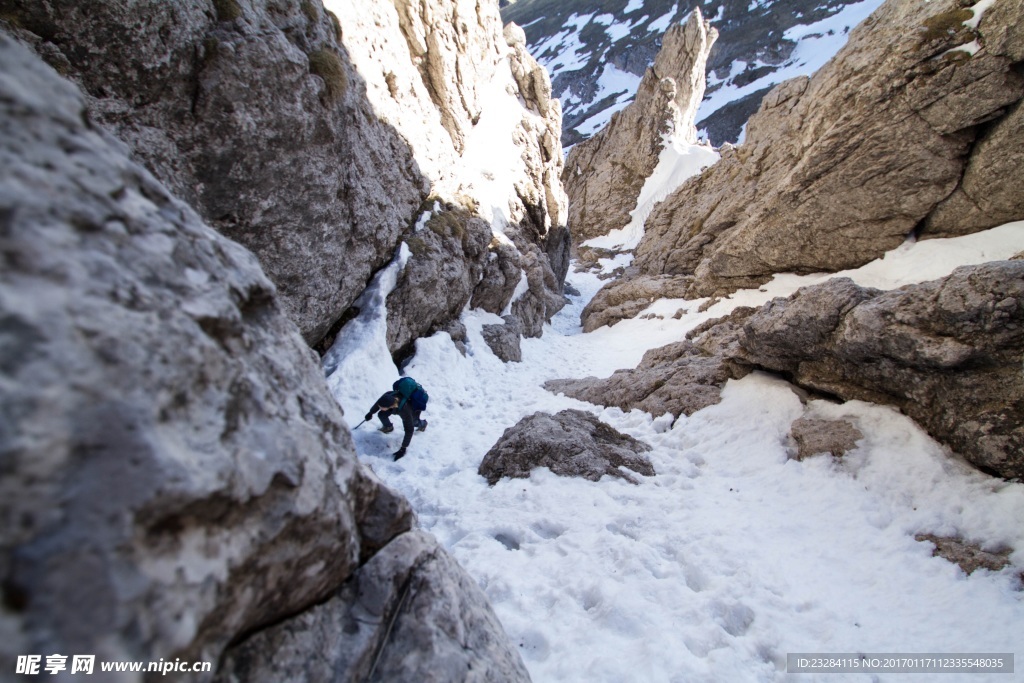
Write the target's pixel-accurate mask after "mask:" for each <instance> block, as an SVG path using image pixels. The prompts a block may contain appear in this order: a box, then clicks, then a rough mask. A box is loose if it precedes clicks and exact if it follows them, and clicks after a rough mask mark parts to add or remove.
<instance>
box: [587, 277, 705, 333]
mask: <svg viewBox="0 0 1024 683" xmlns="http://www.w3.org/2000/svg"><path fill="white" fill-rule="evenodd" d="M692 284H693V279H692V278H690V277H685V276H675V275H632V274H631V275H629V276H626V277H623V278H620V279H617V280H613V281H612V282H609V283H608V284H607V285H605V286H604V287H602V288H601V289H600V290H599V291H598V292H597V294H596V295H594V297H593V298H592V299H591V300H590V301H589V302H588V303H587V305H586V306H585V307H584V309H583V313H581V314H580V323H581V324H582V325H583V331H584V332H593V331H594V330H596V329H598V328H600V327H604V326H605V325H608V326H609V327H611V326H613V325H615V324H616V323H617V322H619V321H620V320H628V319H630V318H635V317H636V316H637V315H638V314H639V313H640V312H641V311H643V310H644V309H646V308H648V307H649V306H650V305H651V304H652V303H654V302H655V301H656V300H658V299H681V298H683V297H684V296H685V295H686V292H688V291H689V288H690V287H691V285H692Z"/></svg>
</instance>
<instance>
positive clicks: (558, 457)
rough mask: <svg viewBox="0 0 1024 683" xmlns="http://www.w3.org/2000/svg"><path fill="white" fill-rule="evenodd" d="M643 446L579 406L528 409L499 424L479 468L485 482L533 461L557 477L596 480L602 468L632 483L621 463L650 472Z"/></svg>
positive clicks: (522, 473) (523, 472)
mask: <svg viewBox="0 0 1024 683" xmlns="http://www.w3.org/2000/svg"><path fill="white" fill-rule="evenodd" d="M649 450H651V447H650V446H648V445H647V444H645V443H644V442H642V441H638V440H637V439H634V438H633V437H631V436H629V435H627V434H622V433H621V432H618V431H616V430H615V429H612V428H611V427H609V426H608V425H607V424H605V423H604V422H601V421H600V420H598V419H597V418H596V417H594V416H593V415H591V414H590V413H586V412H583V411H582V410H563V411H561V412H560V413H556V414H555V415H549V414H547V413H534V414H533V415H530V416H528V417H524V418H523V419H522V420H520V421H519V422H518V423H516V424H515V425H514V426H512V427H509V428H508V429H506V430H505V433H504V434H503V435H502V436H501V438H500V439H498V442H497V443H496V444H494V446H493V447H492V448H491V450H489V451H488V452H487V455H485V456H484V459H483V461H482V462H481V463H480V470H479V472H480V475H481V476H482V477H484V478H486V479H487V483H489V484H490V485H491V486H494V484H496V483H498V480H500V479H502V478H503V477H512V478H517V477H518V478H526V477H529V476H530V471H531V470H532V469H533V468H535V467H547V468H548V469H550V470H551V471H552V472H554V473H555V474H557V475H559V476H563V477H582V478H584V479H589V480H590V481H597V480H599V479H600V478H601V477H603V476H604V475H606V474H607V475H611V476H613V477H618V478H620V479H625V480H626V481H628V482H631V483H634V484H636V483H637V480H636V478H635V477H633V476H632V475H630V474H628V473H626V472H624V471H622V469H621V468H623V467H625V468H628V469H631V470H633V471H634V472H637V473H638V474H642V475H643V476H645V477H653V476H654V467H653V466H652V465H651V463H650V461H649V460H648V459H647V457H646V456H644V455H642V454H643V453H645V452H647V451H649Z"/></svg>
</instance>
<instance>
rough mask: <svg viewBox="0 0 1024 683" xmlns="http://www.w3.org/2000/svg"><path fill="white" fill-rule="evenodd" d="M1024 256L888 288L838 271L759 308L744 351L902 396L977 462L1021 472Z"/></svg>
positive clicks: (756, 360) (843, 390) (941, 436)
mask: <svg viewBox="0 0 1024 683" xmlns="http://www.w3.org/2000/svg"><path fill="white" fill-rule="evenodd" d="M1022 356H1024V262H1022V261H997V262H993V263H988V264H984V265H979V266H970V267H963V268H958V269H957V270H956V271H954V272H953V274H952V275H950V276H948V277H946V278H943V279H941V280H935V281H932V282H925V283H922V284H919V285H912V286H908V287H904V288H902V289H898V290H894V291H890V292H879V291H877V290H871V289H865V288H862V287H859V286H857V285H855V284H853V283H852V282H851V281H849V280H847V279H845V278H843V279H835V280H830V281H828V282H825V283H823V284H820V285H816V286H813V287H807V288H804V289H801V290H799V291H798V292H797V293H796V294H794V295H793V296H791V297H789V298H788V299H776V300H775V301H773V302H770V303H768V304H766V305H765V306H764V307H762V308H761V309H760V310H758V311H757V312H756V313H754V314H753V315H751V316H750V318H749V319H748V320H747V322H746V323H745V325H744V328H743V334H742V336H741V338H740V341H739V351H738V359H739V360H741V361H742V362H744V363H747V364H749V365H751V366H754V367H759V368H763V369H767V370H772V371H776V372H781V373H784V374H785V375H786V376H787V377H789V378H791V379H792V380H793V381H794V382H795V383H797V384H799V385H800V386H803V387H807V388H809V389H813V390H817V391H821V392H824V393H827V394H829V395H833V396H838V397H840V398H842V399H844V400H850V399H860V400H865V401H872V402H875V403H883V404H888V405H894V406H896V407H898V408H900V409H901V410H902V411H903V412H904V413H905V414H907V415H909V416H910V417H911V418H913V419H914V420H915V421H916V422H917V423H918V424H920V425H921V426H922V427H924V428H925V429H926V430H927V431H928V433H929V434H931V435H932V436H933V437H935V438H936V439H938V440H939V441H941V442H943V443H945V444H946V445H948V446H949V447H951V448H952V449H953V450H954V451H956V452H957V453H960V454H961V455H963V456H964V457H966V458H967V459H968V460H969V461H970V462H972V463H973V464H974V465H976V466H977V467H979V468H981V469H983V470H985V471H988V472H990V473H993V474H997V475H999V476H1002V477H1007V478H1015V477H1022V476H1024V455H1022V454H1024V376H1022V375H1021V368H1020V362H1021V357H1022Z"/></svg>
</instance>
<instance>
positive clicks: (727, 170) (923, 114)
mask: <svg viewBox="0 0 1024 683" xmlns="http://www.w3.org/2000/svg"><path fill="white" fill-rule="evenodd" d="M985 4H986V3H979V5H980V6H979V7H977V8H975V9H973V10H972V9H970V8H967V9H964V8H962V7H961V6H960V4H959V3H957V2H955V0H944V1H943V2H931V3H905V2H897V1H890V2H887V3H886V4H884V5H883V6H882V7H881V8H880V9H879V10H877V11H876V12H875V13H874V14H873V15H872V16H871V17H869V18H868V19H867V20H866V21H865V22H864V23H862V24H861V25H860V26H859V27H857V29H856V30H854V31H853V32H852V33H851V35H850V39H849V42H848V43H847V45H846V46H845V47H844V48H843V49H842V50H841V51H840V52H839V53H838V54H837V56H836V57H835V58H834V59H832V60H831V61H830V62H829V63H828V64H827V65H825V66H824V67H822V69H820V70H819V71H818V72H817V73H816V74H815V75H814V76H813V77H812V78H810V79H807V78H800V79H796V80H792V81H788V82H786V83H784V84H782V85H780V86H778V87H777V88H775V89H774V90H773V91H772V92H770V93H769V94H768V95H767V96H766V97H765V99H764V102H763V104H762V106H761V109H760V111H759V112H758V113H757V115H755V116H754V117H753V118H751V120H750V122H749V125H748V129H747V138H746V142H744V144H743V145H742V146H740V147H736V148H727V149H724V150H723V151H722V158H721V160H720V161H719V162H718V163H717V164H715V165H714V166H712V167H711V168H709V169H708V170H706V171H705V172H704V173H703V174H702V175H701V176H699V177H697V178H694V179H691V180H690V181H688V182H687V183H685V184H684V185H683V186H682V187H680V188H679V189H678V190H677V191H676V192H674V193H673V194H672V195H670V196H669V197H668V198H667V199H666V200H665V201H664V202H663V203H662V204H660V205H659V206H658V207H656V208H655V210H654V211H652V213H651V215H650V216H649V218H648V220H647V222H646V225H645V230H646V232H645V235H644V238H643V240H642V241H641V243H640V245H639V246H638V248H637V252H636V254H637V257H636V261H635V265H636V266H638V268H639V271H640V273H641V274H646V275H661V274H671V275H695V276H696V277H695V280H694V284H693V286H692V287H691V290H690V296H691V297H696V296H709V295H712V294H722V293H725V292H729V291H733V290H735V289H737V288H741V287H751V286H756V285H759V284H761V283H763V282H765V281H767V280H768V279H770V278H771V276H772V275H773V274H774V273H778V272H796V273H809V272H820V271H831V272H834V271H838V270H843V269H846V268H852V267H857V266H860V265H863V264H864V263H867V262H868V261H871V260H873V259H875V258H878V257H880V256H881V255H882V254H883V253H885V252H886V251H888V250H890V249H893V248H895V247H896V246H898V245H899V244H901V243H902V242H903V240H904V239H906V237H907V235H908V234H911V233H914V232H917V233H919V235H920V237H922V238H928V237H933V236H948V235H951V234H960V233H963V232H967V231H975V230H979V229H982V228H988V227H993V226H995V225H998V224H1001V223H1003V222H1005V221H1007V220H1009V219H1011V218H1021V217H1024V200H1022V197H1024V194H1022V193H1021V192H1020V191H1019V183H1018V181H1017V180H1015V177H1016V176H1019V175H1020V173H1019V170H1020V169H1021V168H1022V164H1024V156H1021V155H1020V154H1018V153H1017V150H1018V149H1019V146H1020V143H1019V140H1020V139H1021V137H1022V135H1021V128H1020V122H1021V115H1020V113H1019V105H1018V103H1019V102H1020V100H1021V97H1022V94H1024V77H1022V76H1021V74H1020V73H1019V69H1018V68H1017V67H1016V65H1017V64H1019V63H1020V61H1021V50H1022V49H1024V36H1022V35H1021V34H1020V31H1019V27H1018V24H1019V21H1018V19H1019V17H1020V16H1021V13H1022V11H1024V8H1022V5H1021V3H1020V2H1019V0H1012V1H1011V2H1008V3H1004V4H1002V5H1000V8H999V10H998V11H996V8H995V6H993V7H991V8H989V9H988V10H987V11H985V10H983V6H984V5H985ZM1011 140H1012V141H1011ZM1003 145H1006V146H1005V147H1004V146H1003ZM997 150H998V151H997ZM995 174H998V175H999V176H1000V178H1002V177H1008V178H1009V180H1008V182H1006V183H997V184H996V185H995V186H989V185H987V184H986V180H988V179H991V178H992V177H993V175H995ZM983 188H984V190H983ZM989 189H991V190H992V192H991V197H985V196H984V195H985V194H986V192H987V191H988V190H989Z"/></svg>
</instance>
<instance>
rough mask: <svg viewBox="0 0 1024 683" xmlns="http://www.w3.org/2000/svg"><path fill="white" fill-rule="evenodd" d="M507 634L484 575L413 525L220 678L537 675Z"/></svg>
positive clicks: (234, 681) (307, 682) (265, 682)
mask: <svg viewBox="0 0 1024 683" xmlns="http://www.w3.org/2000/svg"><path fill="white" fill-rule="evenodd" d="M453 615H458V616H460V619H459V620H453V619H452V616H453ZM500 633H503V631H502V628H501V625H500V624H499V623H498V621H497V619H496V618H495V616H494V612H493V611H492V610H491V608H490V605H489V603H488V602H487V598H486V597H485V596H484V594H483V591H481V590H480V587H479V586H477V585H476V582H474V581H473V579H472V578H470V577H469V576H468V575H467V574H466V573H465V571H464V570H463V569H462V568H461V567H459V566H458V565H457V564H456V563H455V562H454V561H453V560H452V559H451V557H450V556H449V555H448V554H447V553H445V552H444V551H443V550H441V548H440V547H439V546H438V544H437V541H436V540H435V539H434V538H433V537H431V536H429V535H427V534H424V533H422V532H413V533H408V534H403V535H401V536H399V537H398V538H397V539H395V541H394V542H392V543H391V544H390V545H388V546H387V547H385V548H384V549H383V550H381V551H380V552H379V553H377V554H376V555H374V557H373V559H371V560H370V561H369V562H367V563H366V564H365V565H363V566H362V567H360V568H359V570H358V571H357V572H356V574H355V575H354V576H353V577H352V578H351V579H349V580H348V581H347V582H345V584H343V585H342V587H341V588H340V589H339V590H338V591H337V592H336V593H335V595H333V596H332V597H331V598H329V599H328V600H327V601H326V602H324V603H323V604H321V605H317V606H316V607H314V608H313V609H311V610H308V611H306V612H304V613H302V614H301V615H299V616H297V617H295V618H292V619H288V620H286V621H284V622H281V623H279V624H275V625H274V626H272V627H270V628H267V629H265V630H263V631H261V632H260V633H258V634H256V635H254V636H253V637H252V638H249V639H248V640H246V641H244V642H242V643H240V644H239V645H237V646H234V647H232V648H231V649H229V650H228V651H227V652H226V653H225V656H224V664H223V665H222V668H221V671H220V673H219V674H218V676H217V679H216V681H217V683H277V682H279V681H294V682H295V683H322V682H325V681H331V682H334V681H336V682H337V683H343V682H345V681H425V682H436V683H444V682H446V681H462V680H473V681H493V682H494V683H504V682H505V681H510V682H512V681H529V680H530V677H529V674H528V673H527V672H526V669H525V667H524V666H523V662H522V659H521V658H520V657H519V655H518V654H517V653H515V652H514V651H512V650H510V649H509V643H508V641H507V639H502V638H496V637H495V636H496V634H500ZM425 663H429V666H425Z"/></svg>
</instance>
